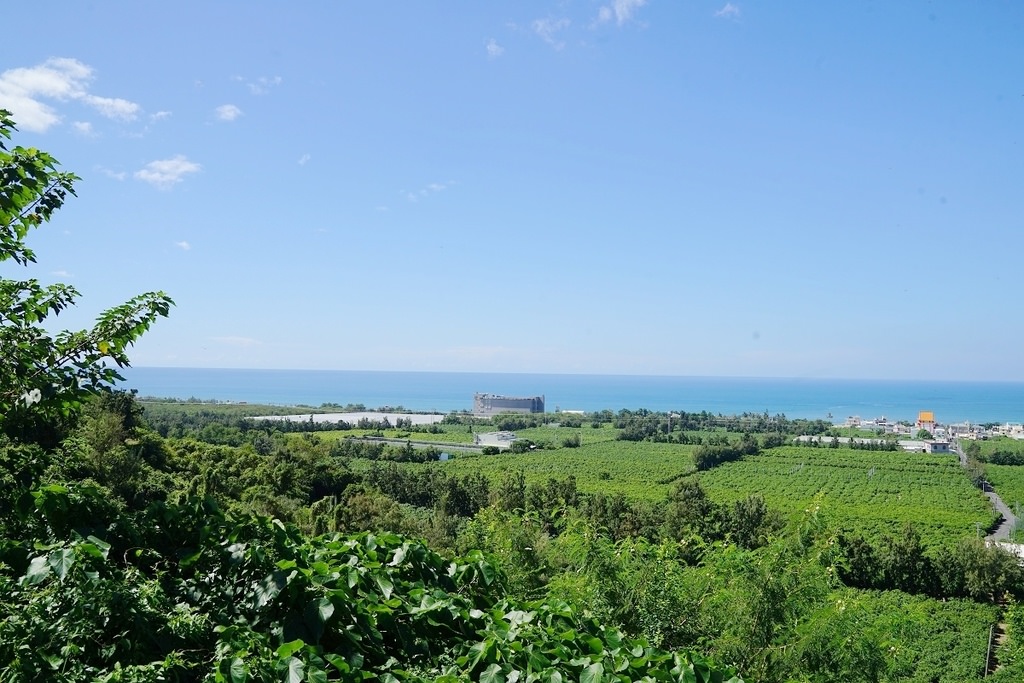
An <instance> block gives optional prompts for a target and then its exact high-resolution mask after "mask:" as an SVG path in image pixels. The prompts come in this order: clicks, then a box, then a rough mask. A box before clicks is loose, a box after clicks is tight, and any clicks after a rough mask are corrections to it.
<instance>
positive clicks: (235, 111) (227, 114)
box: [214, 104, 242, 121]
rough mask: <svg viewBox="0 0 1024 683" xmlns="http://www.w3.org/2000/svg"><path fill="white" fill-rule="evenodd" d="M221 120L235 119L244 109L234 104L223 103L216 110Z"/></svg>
mask: <svg viewBox="0 0 1024 683" xmlns="http://www.w3.org/2000/svg"><path fill="white" fill-rule="evenodd" d="M214 111H215V112H216V114H217V119H218V120H220V121H234V120H235V119H237V118H238V117H239V116H241V115H242V110H241V109H239V108H238V107H236V106H235V105H233V104H222V105H220V106H219V107H217V108H216V109H215V110H214Z"/></svg>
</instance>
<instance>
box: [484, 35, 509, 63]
mask: <svg viewBox="0 0 1024 683" xmlns="http://www.w3.org/2000/svg"><path fill="white" fill-rule="evenodd" d="M503 54H505V48H503V47H502V46H501V45H498V41H496V40H495V39H494V38H491V39H490V40H488V41H487V56H488V57H490V58H491V59H497V58H498V57H500V56H502V55H503Z"/></svg>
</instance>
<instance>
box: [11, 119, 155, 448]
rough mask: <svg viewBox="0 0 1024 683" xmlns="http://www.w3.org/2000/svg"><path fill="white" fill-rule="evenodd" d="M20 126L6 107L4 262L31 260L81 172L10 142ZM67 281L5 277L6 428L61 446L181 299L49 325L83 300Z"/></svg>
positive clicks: (143, 301) (139, 302) (138, 301)
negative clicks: (75, 419) (70, 326)
mask: <svg viewBox="0 0 1024 683" xmlns="http://www.w3.org/2000/svg"><path fill="white" fill-rule="evenodd" d="M14 130H16V129H15V126H14V122H13V121H12V120H11V117H10V112H8V111H6V110H0V263H4V262H7V261H13V262H14V263H15V264H17V265H21V266H26V265H28V264H30V263H33V262H35V253H34V252H33V251H32V250H31V249H30V248H29V247H28V246H27V245H26V243H25V238H26V236H27V235H28V233H29V231H30V230H31V229H32V228H35V227H37V226H39V225H41V224H42V223H44V222H46V221H49V220H50V217H51V216H52V214H53V212H54V211H56V210H57V209H59V208H60V207H61V206H62V205H63V204H64V200H65V199H66V198H67V196H68V195H69V194H71V195H73V194H74V183H75V181H77V180H78V177H77V176H75V175H73V174H71V173H65V172H62V171H58V170H57V167H58V164H57V161H56V160H55V159H54V158H53V157H51V156H50V155H49V154H47V153H45V152H41V151H39V150H37V149H33V148H25V147H20V146H16V147H13V148H11V149H8V148H7V145H6V144H5V140H9V139H10V138H11V133H12V132H13V131H14ZM77 298H78V292H77V291H76V290H75V289H74V288H73V287H71V286H70V285H66V284H54V285H48V286H43V285H41V284H40V283H39V282H38V281H37V280H35V279H27V280H18V279H8V278H7V277H2V278H0V348H2V349H3V354H2V355H0V430H2V431H3V433H5V434H7V435H9V436H13V437H16V438H18V439H21V440H27V441H32V442H38V443H41V444H43V445H46V446H52V445H55V444H56V442H57V441H58V440H59V438H60V436H61V435H62V432H63V429H64V428H65V427H66V423H67V420H68V419H69V418H70V417H71V416H72V415H73V414H74V413H75V411H76V410H77V409H78V408H79V406H80V405H81V402H82V399H83V398H84V397H85V396H86V395H87V394H89V393H96V392H98V391H99V390H101V389H102V388H104V387H108V386H109V385H110V384H111V383H112V382H114V381H115V380H118V379H122V378H121V376H120V375H119V374H118V372H117V368H123V367H125V366H127V365H128V356H127V353H126V351H127V349H128V347H130V346H131V345H132V344H133V343H134V342H135V340H136V339H138V338H139V336H140V335H141V334H142V333H143V332H145V331H146V330H147V329H148V328H149V327H150V325H151V324H152V323H153V322H154V321H155V320H156V318H158V317H160V316H166V315H167V313H168V311H169V309H170V307H171V306H172V305H173V302H172V301H171V299H170V298H169V297H168V296H167V295H166V294H164V293H163V292H150V293H147V294H142V295H140V296H137V297H134V298H132V299H130V300H129V301H127V302H126V303H124V304H121V305H120V306H115V307H114V308H111V309H109V310H107V311H105V312H104V313H102V314H101V315H100V316H99V318H98V319H97V321H96V324H95V325H94V326H93V327H92V329H88V330H80V331H63V332H59V333H57V334H52V333H51V332H49V331H48V330H47V327H48V326H49V325H48V321H49V319H50V318H51V316H56V315H58V314H59V313H60V312H61V311H63V310H64V309H66V308H68V307H69V306H71V305H73V304H74V303H75V300H76V299H77Z"/></svg>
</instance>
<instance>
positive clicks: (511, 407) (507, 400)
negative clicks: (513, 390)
mask: <svg viewBox="0 0 1024 683" xmlns="http://www.w3.org/2000/svg"><path fill="white" fill-rule="evenodd" d="M543 412H544V397H543V396H530V397H527V398H520V397H516V396H499V395H498V394H473V415H474V416H476V417H491V416H494V415H501V414H503V413H543Z"/></svg>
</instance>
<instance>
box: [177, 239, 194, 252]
mask: <svg viewBox="0 0 1024 683" xmlns="http://www.w3.org/2000/svg"><path fill="white" fill-rule="evenodd" d="M174 246H176V247H177V248H178V249H181V250H182V251H188V250H190V249H191V248H192V245H191V244H189V243H188V242H186V241H185V240H182V241H181V242H175V243H174Z"/></svg>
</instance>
